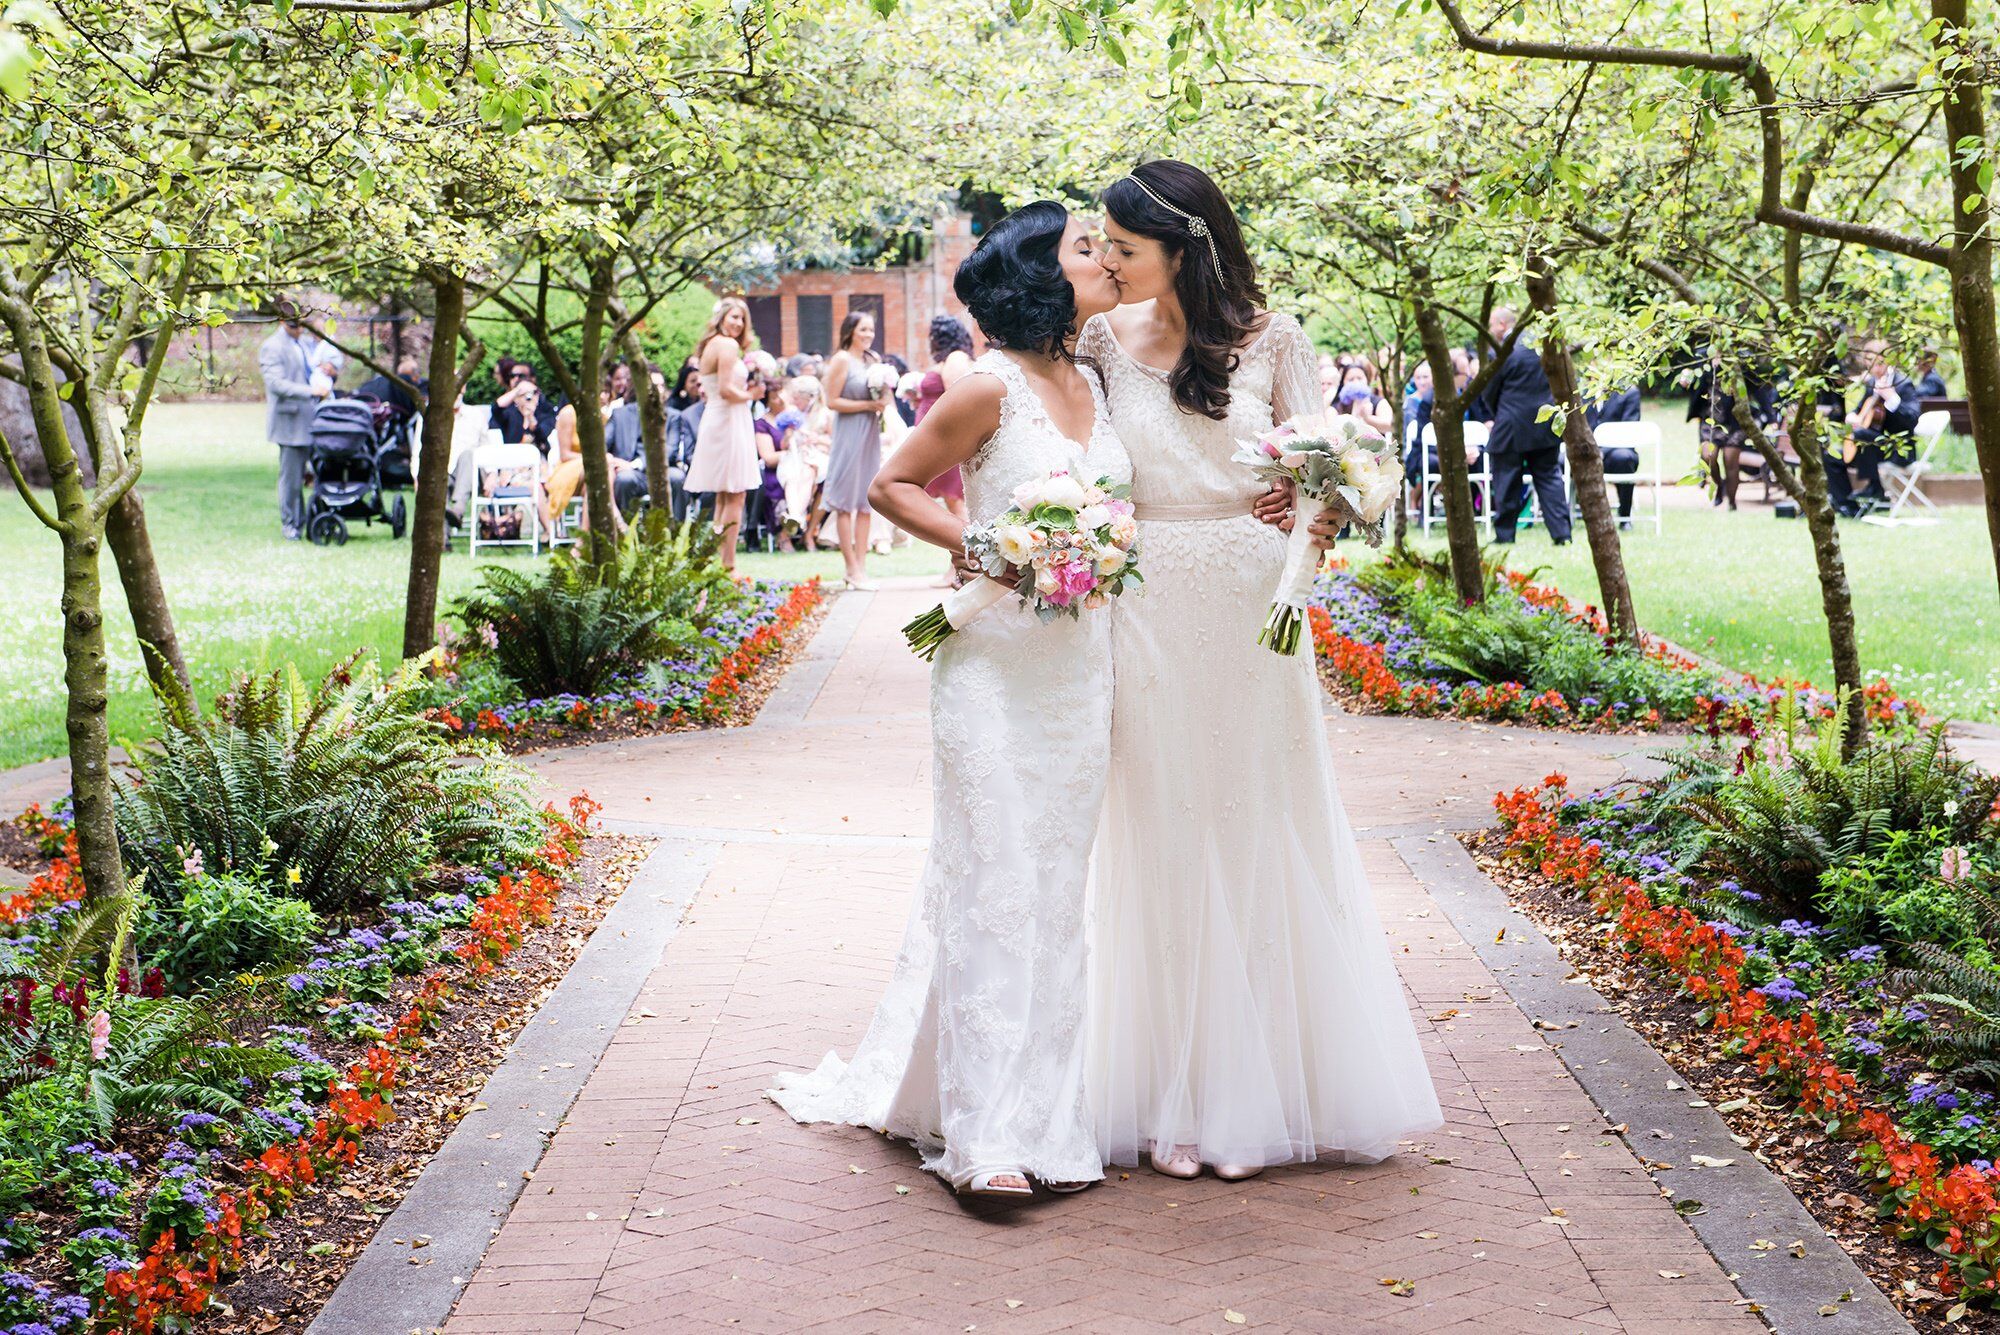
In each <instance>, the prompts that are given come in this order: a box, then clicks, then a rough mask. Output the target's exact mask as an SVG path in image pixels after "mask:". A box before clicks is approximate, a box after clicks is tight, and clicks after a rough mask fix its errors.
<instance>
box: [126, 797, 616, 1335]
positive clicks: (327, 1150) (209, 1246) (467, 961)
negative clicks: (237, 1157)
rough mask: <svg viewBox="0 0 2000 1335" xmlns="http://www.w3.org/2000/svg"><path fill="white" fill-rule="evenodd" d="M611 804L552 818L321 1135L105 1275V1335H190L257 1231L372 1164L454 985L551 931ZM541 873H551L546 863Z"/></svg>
mask: <svg viewBox="0 0 2000 1335" xmlns="http://www.w3.org/2000/svg"><path fill="white" fill-rule="evenodd" d="M600 810H602V807H601V806H600V805H599V804H598V803H596V802H594V801H592V800H591V799H590V797H589V795H587V794H579V795H577V796H575V797H572V798H571V799H570V803H569V813H568V814H567V815H562V814H559V813H557V812H556V811H554V810H553V809H551V810H550V812H549V832H548V835H547V837H546V838H545V839H544V840H543V842H542V845H541V847H540V848H538V849H537V850H536V851H535V854H534V855H533V857H532V858H530V859H529V862H530V865H529V866H527V867H526V868H525V869H524V870H523V871H522V872H521V874H520V875H519V876H503V877H501V878H500V879H499V881H498V882H497V884H496V886H495V888H494V891H493V893H492V894H490V895H488V896H487V897H486V898H485V899H483V900H481V901H480V903H479V906H478V908H477V910H476V911H475V912H474V914H473V919H472V923H471V926H470V933H471V934H470V936H469V937H468V938H467V939H466V940H465V941H464V942H462V943H460V945H459V946H458V947H457V948H456V949H455V950H454V951H453V954H454V956H455V957H456V958H455V962H454V963H452V964H446V965H439V966H438V967H436V968H434V969H432V970H431V971H430V972H429V973H427V974H425V975H424V977H423V978H422V979H421V980H420V981H419V983H418V985H417V989H416V991H415V993H414V994H413V995H412V997H411V1000H410V1004H409V1007H408V1008H407V1009H406V1010H405V1011H404V1012H403V1015H402V1016H401V1018H399V1019H398V1020H397V1021H396V1023H395V1024H394V1025H393V1026H392V1027H391V1028H390V1029H389V1031H388V1032H387V1033H386V1034H384V1035H383V1037H382V1039H381V1041H380V1042H378V1043H376V1044H375V1045H374V1046H373V1047H371V1048H369V1049H368V1051H367V1052H366V1053H364V1054H363V1055H362V1057H361V1058H360V1059H359V1060H357V1061H355V1062H353V1063H351V1064H350V1065H349V1066H348V1068H347V1070H346V1071H345V1072H343V1073H342V1074H341V1076H340V1077H339V1078H338V1079H336V1080H334V1081H333V1082H332V1083H331V1084H330V1085H329V1086H328V1087H327V1103H326V1109H325V1111H324V1112H323V1113H322V1114H321V1116H320V1117H319V1118H318V1119H317V1120H315V1121H314V1123H313V1125H312V1129H311V1130H310V1131H308V1132H306V1133H305V1134H303V1135H300V1136H299V1137H297V1138H296V1139H294V1140H293V1141H291V1142H289V1143H287V1144H282V1145H273V1146H271V1147H270V1148H269V1149H267V1150H265V1151H264V1152H263V1153H262V1154H260V1155H258V1156H257V1157H256V1158H254V1159H250V1160H248V1161H246V1162H245V1163H243V1164H242V1166H241V1170H240V1171H241V1175H242V1178H243V1181H244V1185H243V1186H242V1187H241V1188H240V1189H239V1190H237V1191H234V1192H218V1193H217V1194H216V1198H215V1204H216V1208H217V1215H218V1217H217V1219H216V1220H215V1222H213V1223H211V1224H210V1225H209V1226H208V1227H207V1229H206V1231H204V1232H203V1233H202V1234H201V1235H200V1236H199V1237H198V1238H195V1239H193V1240H192V1242H191V1243H189V1244H188V1245H187V1246H186V1247H185V1249H183V1248H182V1247H181V1246H179V1245H178V1244H177V1239H176V1238H175V1236H174V1234H172V1233H171V1232H169V1233H165V1234H162V1235H161V1236H160V1238H159V1239H158V1240H157V1241H155V1242H154V1243H153V1245H152V1247H151V1248H150V1249H149V1250H148V1251H147V1253H146V1255H145V1256H144V1258H142V1259H141V1261H140V1263H139V1265H138V1266H137V1267H135V1268H133V1269H131V1270H125V1271H115V1272H113V1273H111V1274H109V1275H107V1276H106V1277H105V1281H104V1298H103V1301H102V1303H101V1304H100V1305H99V1308H98V1311H97V1312H96V1314H95V1315H96V1317H97V1320H98V1321H99V1322H100V1325H99V1327H98V1329H99V1330H100V1331H101V1332H103V1335H155V1332H170V1331H180V1330H185V1329H187V1328H188V1326H189V1324H190V1322H191V1321H192V1320H193V1318H195V1317H197V1316H199V1315H200V1314H201V1313H202V1312H204V1311H205V1310H206V1309H207V1307H208V1304H209V1302H210V1301H211V1299H212V1298H213V1296H214V1294H215V1290H216V1288H217V1286H218V1285H219V1284H220V1283H221V1282H222V1280H223V1278H224V1277H226V1276H227V1275H229V1274H232V1273H234V1272H235V1271H236V1270H237V1269H239V1268H240V1267H241V1265H242V1263H243V1240H244V1236H245V1234H246V1232H248V1233H250V1234H255V1233H256V1232H257V1231H258V1230H260V1229H262V1228H263V1227H264V1226H265V1225H267V1224H268V1223H269V1222H270V1221H271V1220H273V1219H275V1218H277V1217H278V1216H280V1215H282V1214H284V1213H285V1211H286V1210H287V1209H289V1208H290V1206H291V1205H292V1203H293V1201H294V1200H296V1199H297V1197H298V1195H299V1194H300V1193H301V1192H302V1191H304V1190H305V1189H306V1188H308V1187H310V1186H312V1185H313V1184H314V1183H315V1182H317V1181H319V1180H321V1179H323V1178H327V1177H337V1176H338V1175H339V1173H340V1171H341V1170H342V1169H344V1168H348V1167H351V1166H352V1165H353V1164H354V1162H355V1161H356V1160H357V1159H358V1158H359V1157H360V1153H361V1143H362V1140H363V1139H364V1138H365V1137H366V1136H367V1135H368V1134H369V1133H370V1132H372V1131H375V1130H377V1129H379V1128H381V1127H383V1126H386V1125H388V1124H389V1122H391V1121H392V1120H394V1118H395V1110H394V1107H393V1102H394V1096H395V1091H396V1088H397V1086H398V1084H399V1083H400V1082H401V1080H402V1078H403V1075H404V1071H405V1067H406V1065H407V1063H408V1062H409V1061H410V1054H411V1053H413V1052H414V1051H415V1050H416V1049H417V1048H418V1046H419V1044H420V1042H421V1040H422V1038H423V1035H424V1034H425V1033H426V1032H428V1031H429V1030H430V1028H431V1027H432V1025H433V1023H434V1022H435V1021H436V1019H437V1018H438V1016H439V1015H440V1014H442V1013H443V1011H444V1010H445V1008H446V1004H447V1002H448V1001H449V1000H450V997H451V995H452V991H453V985H454V976H455V975H457V974H459V973H463V974H464V975H465V976H466V977H467V978H469V979H472V980H475V981H476V980H477V979H479V978H480V977H482V976H484V975H486V974H488V973H491V972H492V970H493V966H494V965H495V964H497V963H498V962H499V961H501V960H503V959H505V958H506V957H507V956H508V955H509V954H511V953H512V952H513V951H514V950H515V949H516V948H517V947H519V946H520V944H521V942H522V940H523V939H524V938H525V934H526V932H527V930H528V929H529V928H530V927H532V926H535V925H538V924H541V923H545V922H547V921H548V920H549V919H550V917H551V916H552V914H553V910H554V905H555V895H556V891H557V889H558V886H557V882H556V880H555V878H554V877H553V876H551V875H550V874H549V873H548V872H547V871H545V870H544V869H543V867H544V866H547V867H554V868H557V869H561V868H565V867H569V866H572V865H574V864H575V862H576V860H577V858H578V856H580V854H581V853H582V849H583V839H584V836H585V834H586V833H588V831H589V828H590V824H591V821H592V820H593V819H594V818H595V816H596V815H597V813H598V812H599V811H600ZM536 864H540V865H536Z"/></svg>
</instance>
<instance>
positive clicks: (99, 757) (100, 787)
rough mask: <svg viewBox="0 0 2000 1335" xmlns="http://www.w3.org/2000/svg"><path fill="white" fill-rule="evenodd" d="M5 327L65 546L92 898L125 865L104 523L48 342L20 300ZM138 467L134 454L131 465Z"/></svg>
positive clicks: (67, 656) (108, 891)
mask: <svg viewBox="0 0 2000 1335" xmlns="http://www.w3.org/2000/svg"><path fill="white" fill-rule="evenodd" d="M7 326H8V328H9V330H10V331H11V332H12V333H13V335H14V345H15V349H16V351H17V352H18V354H19V355H20V358H21V370H22V373H23V378H24V380H25V382H26V384H27V389H28V405H29V409H30V411H31V412H32V413H33V415H34V420H35V435H36V438H37V439H38V440H39V441H40V442H41V446H42V454H43V456H44V457H45V458H46V459H47V460H48V465H49V476H50V486H51V489H52V490H53V492H54V493H55V502H56V514H55V519H56V521H57V523H58V524H59V525H60V527H59V528H58V530H57V532H58V534H59V536H60V537H61V539H62V549H63V582H62V614H63V640H62V644H63V684H64V686H65V687H66V688H67V693H68V705H67V708H66V711H65V714H64V720H63V722H64V727H65V730H66V731H67V732H68V734H69V767H70V788H71V792H72V794H73V800H74V805H75V810H76V841H77V854H78V860H79V861H80V862H81V864H82V872H83V883H84V892H85V894H86V895H87V896H88V897H90V898H91V899H102V898H104V897H106V896H109V895H115V894H119V893H122V892H123V890H124V888H125V864H124V860H123V858H122V857H121V855H120V853H119V851H118V826H117V822H116V820H115V819H114V817H113V815H112V807H111V731H110V724H109V721H108V719H107V717H106V710H107V708H108V707H109V704H110V671H109V667H108V665H107V663H106V660H105V654H104V600H103V586H102V583H101V581H100V578H99V574H98V555H99V552H100V550H101V548H102V543H103V536H104V530H103V525H102V523H101V522H100V521H99V519H98V518H97V517H96V516H95V515H94V514H93V513H92V512H91V500H92V497H91V493H90V492H89V491H88V490H87V489H86V488H85V487H84V485H83V475H82V470H81V468H80V467H79V465H78V462H77V457H76V451H75V450H74V449H73V448H72V447H71V445H70V439H69V432H68V431H67V430H66V429H65V428H64V424H63V412H62V399H61V397H60V395H59V394H58V392H57V389H56V386H57V383H58V382H57V376H56V369H55V365H54V363H53V362H52V361H51V360H50V357H49V348H48V343H47V341H46V340H45V338H44V336H43V334H42V330H41V328H40V326H39V325H38V324H37V323H36V322H35V318H34V316H33V315H32V314H30V313H29V312H28V310H27V308H26V306H25V305H19V304H10V305H9V307H8V310H7ZM131 466H132V467H137V466H138V465H137V462H136V460H135V461H134V462H133V464H132V465H131Z"/></svg>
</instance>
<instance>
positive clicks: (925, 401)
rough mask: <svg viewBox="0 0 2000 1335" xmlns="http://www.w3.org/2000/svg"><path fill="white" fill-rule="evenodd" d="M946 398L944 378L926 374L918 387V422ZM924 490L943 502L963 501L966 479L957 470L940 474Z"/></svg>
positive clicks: (930, 372)
mask: <svg viewBox="0 0 2000 1335" xmlns="http://www.w3.org/2000/svg"><path fill="white" fill-rule="evenodd" d="M943 397H944V376H943V375H941V374H939V373H938V372H937V371H936V370H934V369H933V370H929V371H926V372H924V378H923V381H922V383H920V384H919V385H918V386H917V403H916V409H917V413H916V416H917V421H919V422H921V421H923V420H924V418H925V417H927V416H929V414H930V411H931V409H932V408H933V407H935V406H936V404H937V401H938V400H939V399H941V398H943ZM924 490H925V491H926V492H928V493H929V494H931V495H932V496H935V497H937V498H938V499H939V500H941V501H962V500H964V499H965V478H964V476H963V475H961V474H960V473H959V471H958V469H957V468H952V469H950V470H948V471H946V472H943V473H940V474H938V475H937V476H936V477H934V478H932V479H931V483H930V485H929V486H927V487H925V488H924Z"/></svg>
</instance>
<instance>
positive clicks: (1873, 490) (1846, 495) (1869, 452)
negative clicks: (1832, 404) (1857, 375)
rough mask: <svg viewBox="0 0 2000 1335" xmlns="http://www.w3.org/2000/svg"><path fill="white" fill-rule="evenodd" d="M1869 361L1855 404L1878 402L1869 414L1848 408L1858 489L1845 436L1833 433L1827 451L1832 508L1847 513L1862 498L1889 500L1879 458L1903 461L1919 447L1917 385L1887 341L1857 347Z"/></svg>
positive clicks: (1856, 511)
mask: <svg viewBox="0 0 2000 1335" xmlns="http://www.w3.org/2000/svg"><path fill="white" fill-rule="evenodd" d="M1861 355H1862V357H1863V359H1864V362H1865V365H1866V367H1867V370H1866V373H1865V374H1864V375H1863V377H1862V390H1863V398H1862V402H1861V404H1860V405H1859V407H1862V408H1865V407H1868V406H1869V404H1868V400H1869V399H1873V400H1875V403H1876V405H1877V406H1878V407H1879V408H1880V411H1879V413H1873V414H1872V415H1871V417H1870V418H1869V420H1867V421H1865V422H1864V421H1863V419H1862V417H1861V415H1860V412H1859V411H1858V409H1857V411H1856V412H1854V413H1851V414H1849V416H1848V419H1847V424H1848V426H1849V427H1850V428H1852V431H1853V436H1854V461H1853V462H1854V471H1855V472H1856V473H1859V474H1860V475H1861V490H1860V491H1859V492H1856V491H1855V490H1854V488H1853V484H1852V483H1850V482H1849V481H1848V479H1847V462H1846V460H1845V459H1844V458H1843V457H1842V455H1841V449H1842V445H1843V442H1841V441H1840V440H1839V439H1837V438H1836V439H1835V440H1834V441H1833V442H1832V444H1831V445H1830V446H1829V447H1828V449H1827V451H1826V489H1827V493H1828V496H1829V499H1831V500H1832V501H1833V508H1834V509H1836V510H1838V511H1840V513H1841V514H1843V515H1846V516H1847V517H1848V518H1849V519H1852V518H1854V517H1855V516H1857V515H1859V514H1861V513H1862V512H1863V508H1864V503H1866V504H1869V505H1872V504H1874V503H1875V502H1879V501H1884V500H1887V499H1888V497H1887V495H1886V494H1885V493H1884V492H1883V490H1882V462H1883V460H1885V459H1886V460H1888V461H1889V462H1890V463H1906V462H1908V461H1909V460H1911V459H1914V458H1915V457H1916V453H1917V436H1916V431H1917V418H1918V417H1920V416H1922V415H1923V404H1922V400H1921V399H1919V397H1918V395H1917V387H1916V384H1915V382H1913V381H1912V380H1911V379H1910V378H1909V377H1908V376H1906V375H1904V374H1903V373H1902V372H1901V371H1899V370H1897V369H1896V368H1895V367H1894V366H1891V365H1890V364H1889V345H1888V344H1887V343H1885V342H1883V341H1882V340H1881V339H1879V338H1876V339H1870V340H1869V341H1868V342H1867V343H1864V344H1863V345H1862V347H1861Z"/></svg>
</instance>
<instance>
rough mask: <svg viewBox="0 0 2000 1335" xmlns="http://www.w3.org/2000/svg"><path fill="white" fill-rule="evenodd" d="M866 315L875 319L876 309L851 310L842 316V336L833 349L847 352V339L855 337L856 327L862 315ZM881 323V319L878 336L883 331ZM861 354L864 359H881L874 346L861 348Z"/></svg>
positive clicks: (877, 331)
mask: <svg viewBox="0 0 2000 1335" xmlns="http://www.w3.org/2000/svg"><path fill="white" fill-rule="evenodd" d="M864 315H865V316H867V317H868V318H869V319H871V320H873V319H875V312H874V311H849V312H848V313H847V314H846V315H844V316H842V317H841V321H840V338H839V339H838V340H837V341H836V342H835V343H834V345H833V350H834V351H835V352H845V351H846V350H847V341H848V340H849V339H851V338H853V337H854V327H855V326H856V325H858V324H860V323H861V317H862V316H864ZM880 323H881V322H880V321H877V322H876V324H877V327H876V330H875V333H876V335H877V336H878V337H879V336H880V335H881V333H882V330H881V328H880ZM861 356H862V359H863V360H865V361H871V362H872V361H879V360H880V358H878V357H877V356H876V355H875V349H874V348H872V347H867V348H863V349H861Z"/></svg>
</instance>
